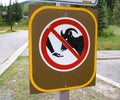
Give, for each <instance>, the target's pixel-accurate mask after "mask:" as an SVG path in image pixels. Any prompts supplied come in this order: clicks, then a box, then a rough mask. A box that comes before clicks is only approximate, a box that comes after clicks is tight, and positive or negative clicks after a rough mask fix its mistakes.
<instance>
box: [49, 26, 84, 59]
mask: <svg viewBox="0 0 120 100" xmlns="http://www.w3.org/2000/svg"><path fill="white" fill-rule="evenodd" d="M72 31H74V32H75V33H76V34H79V33H78V32H77V30H75V29H74V28H68V29H66V30H65V32H64V33H63V30H61V32H60V33H61V36H62V38H63V39H64V40H66V42H67V45H70V46H71V47H72V48H74V49H75V50H76V52H77V53H78V54H79V55H81V54H82V51H83V48H84V40H83V36H79V37H74V35H73V32H72ZM47 48H48V49H49V51H50V52H51V53H52V55H53V56H56V57H64V55H61V54H59V53H57V52H55V50H54V48H53V46H52V43H51V41H50V39H49V37H48V38H47ZM60 50H61V51H65V50H67V48H66V47H65V46H64V44H62V45H61V47H60Z"/></svg>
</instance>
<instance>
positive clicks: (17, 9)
mask: <svg viewBox="0 0 120 100" xmlns="http://www.w3.org/2000/svg"><path fill="white" fill-rule="evenodd" d="M12 12H13V22H18V21H20V19H21V18H22V9H21V5H20V4H19V3H18V2H17V1H16V2H15V3H14V4H13V6H12Z"/></svg>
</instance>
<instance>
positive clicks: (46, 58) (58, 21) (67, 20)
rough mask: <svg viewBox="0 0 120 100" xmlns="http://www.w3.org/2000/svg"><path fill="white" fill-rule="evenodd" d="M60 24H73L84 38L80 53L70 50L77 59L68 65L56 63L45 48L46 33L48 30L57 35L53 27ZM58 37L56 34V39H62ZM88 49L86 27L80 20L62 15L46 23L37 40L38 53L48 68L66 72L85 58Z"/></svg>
mask: <svg viewBox="0 0 120 100" xmlns="http://www.w3.org/2000/svg"><path fill="white" fill-rule="evenodd" d="M62 24H69V25H73V26H75V27H76V28H78V29H79V31H80V32H81V33H82V36H83V39H84V49H83V52H82V54H81V55H78V54H76V53H75V52H74V51H72V50H71V52H72V53H73V54H74V55H75V57H76V58H77V60H76V61H75V62H73V63H71V64H68V65H63V64H58V63H56V62H55V61H53V60H52V59H51V58H50V57H49V55H48V53H47V48H46V42H47V38H48V35H49V34H50V32H52V33H54V35H58V34H57V33H56V31H55V27H58V26H59V25H62ZM59 37H60V36H58V39H60V40H61V41H62V38H59ZM89 49H90V39H89V35H88V32H87V30H86V28H85V27H84V26H83V25H82V24H81V23H80V22H78V21H77V20H75V19H73V18H69V17H62V18H58V19H56V20H54V21H52V22H51V23H50V24H48V25H47V26H46V27H45V29H44V30H43V32H42V34H41V36H40V41H39V50H40V55H41V57H42V59H43V60H44V62H45V63H46V64H47V65H48V66H49V67H50V68H52V69H54V70H56V71H61V72H67V71H71V70H74V69H76V68H77V67H79V66H80V65H81V64H82V63H83V62H84V60H85V59H86V57H87V55H88V52H89Z"/></svg>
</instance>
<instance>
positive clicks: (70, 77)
mask: <svg viewBox="0 0 120 100" xmlns="http://www.w3.org/2000/svg"><path fill="white" fill-rule="evenodd" d="M48 16H49V17H48ZM29 34H30V35H29V43H30V44H29V47H30V82H31V85H30V86H31V93H37V92H38V91H39V92H55V91H63V90H70V89H76V88H83V87H86V86H93V85H95V75H96V49H97V47H96V45H97V20H96V10H93V9H92V10H88V9H85V8H73V7H53V6H44V7H39V6H36V5H31V6H30V19H29Z"/></svg>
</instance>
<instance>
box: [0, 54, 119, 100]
mask: <svg viewBox="0 0 120 100" xmlns="http://www.w3.org/2000/svg"><path fill="white" fill-rule="evenodd" d="M28 59H29V58H28V57H22V56H21V57H19V58H18V59H17V60H16V61H15V62H14V63H13V64H12V65H11V66H10V67H9V68H8V70H6V71H5V72H4V73H3V74H2V75H1V76H0V100H55V93H42V94H34V95H30V94H29V62H28ZM106 94H107V95H106ZM111 95H113V96H111ZM114 95H115V96H114ZM69 97H70V100H119V98H120V89H117V88H115V87H113V86H111V85H109V84H106V83H105V82H103V81H101V80H98V79H97V84H96V86H95V87H87V88H84V89H76V90H70V96H69Z"/></svg>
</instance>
